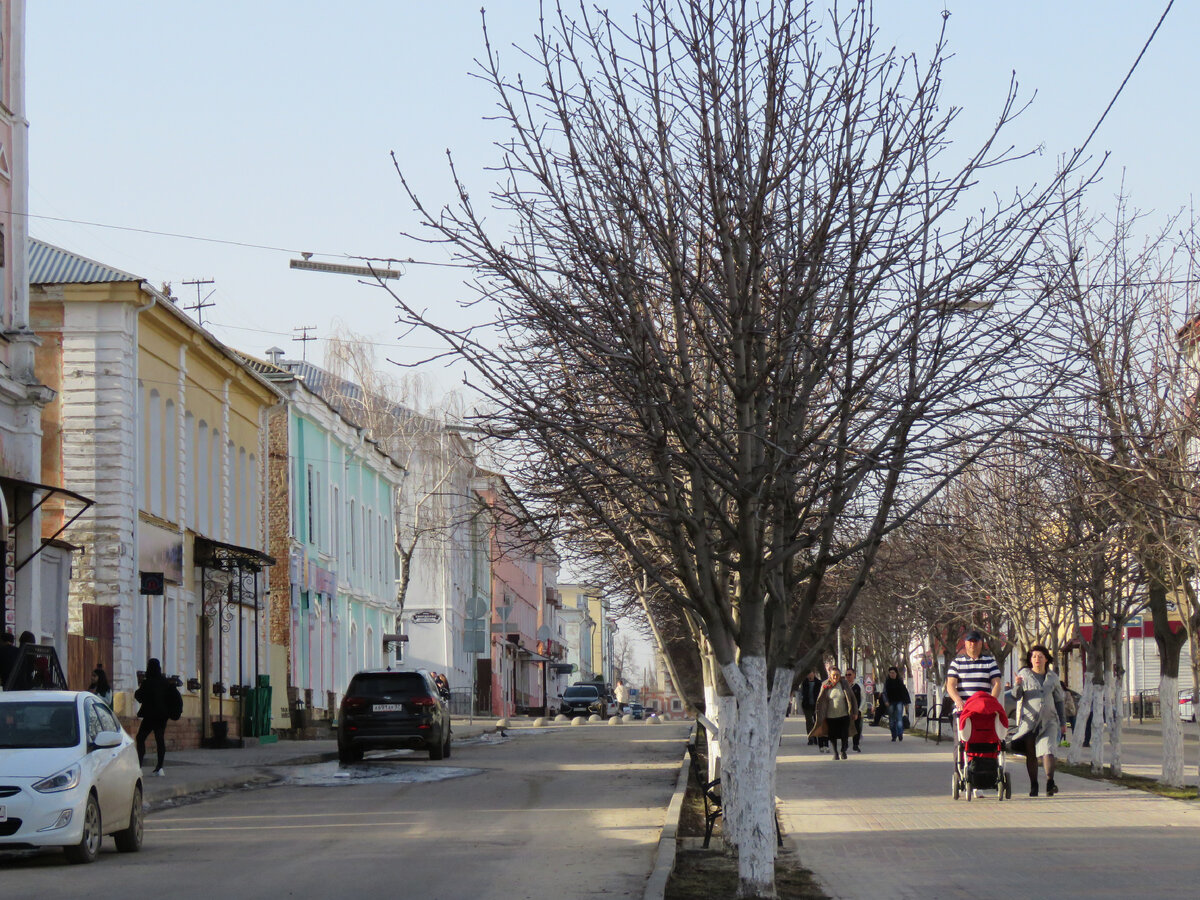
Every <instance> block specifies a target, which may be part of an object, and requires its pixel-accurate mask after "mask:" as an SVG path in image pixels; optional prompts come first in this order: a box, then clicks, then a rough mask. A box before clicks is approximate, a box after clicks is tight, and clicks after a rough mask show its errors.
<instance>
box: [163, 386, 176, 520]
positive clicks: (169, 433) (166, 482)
mask: <svg viewBox="0 0 1200 900" xmlns="http://www.w3.org/2000/svg"><path fill="white" fill-rule="evenodd" d="M165 413H166V414H165V415H164V416H163V429H164V431H165V434H164V435H163V437H164V438H165V440H164V441H163V461H162V462H163V490H164V491H165V492H166V498H165V499H166V502H165V503H164V504H163V515H164V516H165V517H166V518H168V519H170V520H171V521H172V522H173V521H175V517H176V515H177V514H178V512H179V509H178V504H179V422H178V421H177V420H176V418H175V401H174V400H168V401H167V404H166V410H165Z"/></svg>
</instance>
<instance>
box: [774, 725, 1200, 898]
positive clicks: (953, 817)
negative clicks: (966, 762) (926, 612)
mask: <svg viewBox="0 0 1200 900" xmlns="http://www.w3.org/2000/svg"><path fill="white" fill-rule="evenodd" d="M801 732H802V726H798V725H796V724H795V722H794V720H788V723H787V724H785V736H784V739H783V746H782V747H781V750H780V757H779V772H778V780H777V785H776V792H777V794H778V795H779V797H780V800H781V816H782V819H783V822H784V826H785V828H786V829H787V830H788V832H789V836H790V837H791V839H793V840H794V841H795V843H796V846H797V847H798V850H799V854H800V860H801V863H802V864H803V865H804V866H806V867H807V868H809V869H811V870H812V871H813V872H814V873H815V874H816V876H817V878H818V879H819V880H820V881H821V883H822V885H823V887H824V888H825V890H826V891H827V892H828V893H829V894H830V895H831V896H832V897H835V898H842V900H855V898H864V900H880V898H888V900H892V898H895V900H901V898H921V900H931V898H971V900H988V898H996V900H1009V898H1013V897H1054V898H1056V900H1057V898H1064V897H1066V898H1072V897H1079V898H1085V897H1086V898H1095V897H1122V898H1126V897H1136V896H1139V895H1142V894H1145V893H1146V892H1147V891H1148V890H1152V891H1153V893H1154V895H1155V896H1193V895H1194V893H1195V886H1196V878H1197V876H1198V875H1200V867H1198V866H1197V863H1196V858H1195V848H1196V847H1197V846H1198V845H1200V805H1197V804H1192V803H1186V802H1182V801H1176V800H1166V799H1163V798H1159V797H1155V796H1153V795H1150V794H1146V793H1143V792H1140V791H1132V790H1127V789H1124V788H1119V787H1116V786H1113V785H1110V784H1107V783H1104V782H1097V781H1091V780H1088V779H1082V778H1073V777H1071V776H1069V775H1059V777H1058V778H1057V779H1056V781H1057V782H1058V784H1059V787H1060V790H1061V793H1060V794H1059V795H1058V796H1056V797H1053V798H1048V797H1045V796H1041V797H1037V798H1031V797H1029V796H1027V794H1028V781H1027V779H1026V776H1025V769H1024V761H1023V760H1022V759H1021V758H1020V757H1016V758H1013V759H1010V760H1009V763H1008V771H1009V774H1010V775H1011V776H1012V781H1013V797H1012V799H1011V800H1008V801H1004V802H1003V803H1000V802H997V801H996V800H995V799H994V795H993V799H978V800H973V801H971V802H970V803H968V802H967V801H966V800H958V801H954V800H953V799H951V796H950V784H951V776H952V773H953V771H954V766H953V761H952V756H951V749H950V744H949V743H947V742H945V741H943V742H942V743H941V744H940V745H937V744H934V743H933V742H932V741H930V742H925V741H923V740H921V739H920V738H913V737H912V736H911V735H910V736H907V737H906V739H905V740H904V741H902V742H897V743H892V742H891V741H890V740H889V739H888V737H887V734H886V732H881V731H880V732H875V730H874V729H872V730H871V731H868V734H867V739H866V740H864V743H863V747H864V750H863V752H862V753H854V752H853V751H851V753H850V759H847V760H839V761H836V762H835V761H833V759H832V757H831V756H830V755H828V754H818V753H817V752H816V748H814V747H809V746H807V742H806V741H805V739H804V737H803V735H802V734H801ZM873 732H875V733H873ZM880 735H882V736H880Z"/></svg>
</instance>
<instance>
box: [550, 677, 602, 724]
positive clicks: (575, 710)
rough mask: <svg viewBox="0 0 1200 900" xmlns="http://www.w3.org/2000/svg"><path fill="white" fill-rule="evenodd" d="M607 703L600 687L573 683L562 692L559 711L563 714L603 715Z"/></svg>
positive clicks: (573, 715) (572, 715)
mask: <svg viewBox="0 0 1200 900" xmlns="http://www.w3.org/2000/svg"><path fill="white" fill-rule="evenodd" d="M607 707H608V704H607V702H606V699H605V698H604V697H603V695H602V694H601V689H600V688H599V687H598V686H596V685H594V684H573V685H571V686H570V687H569V688H567V689H566V690H565V691H563V693H562V703H561V705H560V706H559V712H561V713H562V714H563V715H564V716H571V717H572V718H573V717H575V716H589V715H593V714H594V715H597V716H603V715H604V714H605V713H606V712H607Z"/></svg>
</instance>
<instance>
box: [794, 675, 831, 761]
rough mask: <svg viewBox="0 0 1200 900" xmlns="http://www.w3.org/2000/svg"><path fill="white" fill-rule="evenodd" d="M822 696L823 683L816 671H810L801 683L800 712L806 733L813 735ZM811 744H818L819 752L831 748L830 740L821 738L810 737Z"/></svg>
mask: <svg viewBox="0 0 1200 900" xmlns="http://www.w3.org/2000/svg"><path fill="white" fill-rule="evenodd" d="M820 695H821V681H820V679H818V678H817V673H816V672H815V671H809V673H808V675H807V676H805V679H804V680H803V681H802V682H800V710H801V712H803V713H804V733H805V734H812V730H813V726H814V725H816V722H817V697H819V696H820ZM808 742H809V744H816V745H817V751H818V752H820V753H824V752H825V748H826V747H828V746H829V739H828V738H824V737H820V738H815V737H810V738H809V739H808Z"/></svg>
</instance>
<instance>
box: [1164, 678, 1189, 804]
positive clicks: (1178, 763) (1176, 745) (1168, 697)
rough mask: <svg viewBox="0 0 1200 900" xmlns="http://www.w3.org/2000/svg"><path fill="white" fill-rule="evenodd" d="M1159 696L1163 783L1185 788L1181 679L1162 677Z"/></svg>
mask: <svg viewBox="0 0 1200 900" xmlns="http://www.w3.org/2000/svg"><path fill="white" fill-rule="evenodd" d="M1158 696H1159V700H1160V705H1161V707H1162V744H1163V750H1162V752H1163V761H1162V781H1163V782H1164V783H1166V784H1170V785H1174V786H1176V787H1183V784H1184V772H1183V723H1182V722H1180V721H1179V710H1178V709H1176V704H1177V702H1178V701H1177V700H1176V698H1177V697H1178V696H1179V679H1178V678H1176V677H1174V676H1172V675H1162V676H1161V677H1160V678H1159V682H1158Z"/></svg>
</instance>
